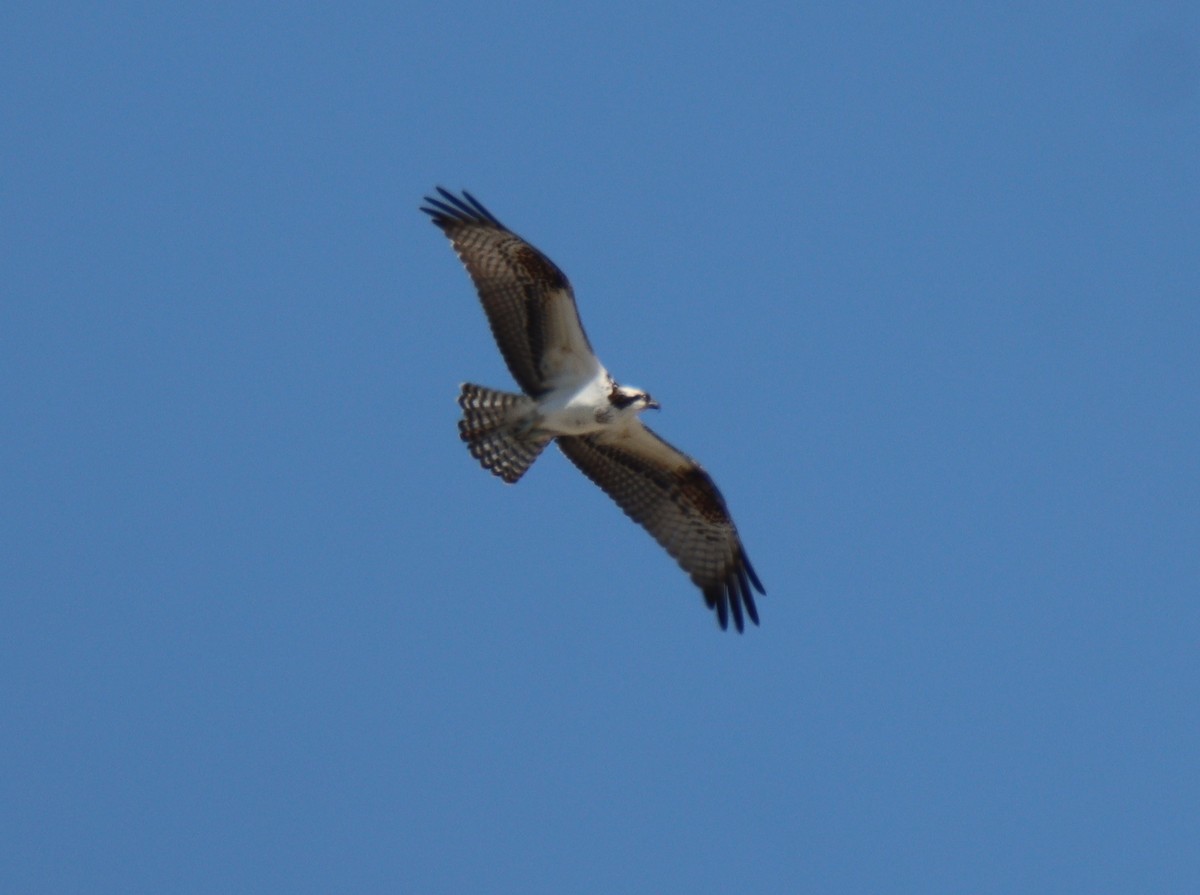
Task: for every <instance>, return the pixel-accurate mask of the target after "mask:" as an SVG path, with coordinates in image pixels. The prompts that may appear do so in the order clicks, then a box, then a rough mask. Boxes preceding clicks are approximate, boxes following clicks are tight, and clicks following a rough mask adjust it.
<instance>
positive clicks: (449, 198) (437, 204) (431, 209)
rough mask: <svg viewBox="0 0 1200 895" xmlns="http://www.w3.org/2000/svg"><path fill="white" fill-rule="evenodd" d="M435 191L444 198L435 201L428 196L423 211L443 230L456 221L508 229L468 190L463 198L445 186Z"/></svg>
mask: <svg viewBox="0 0 1200 895" xmlns="http://www.w3.org/2000/svg"><path fill="white" fill-rule="evenodd" d="M434 189H435V190H437V193H438V195H439V196H441V197H442V198H441V199H435V198H434V197H433V196H426V197H425V204H424V205H422V206H421V211H423V212H425V213H426V214H427V215H429V216H430V217H431V218H433V222H434V223H435V224H437V226H439V227H441V228H442V229H443V230H444V229H446V227H447V226H449V225H450V224H453V223H454V222H456V221H457V222H467V221H474V222H475V223H478V224H491V225H492V226H494V227H499V228H500V229H501V230H504V229H507V228H506V227H505V226H504V225H503V224H501V223H500V221H499V220H497V219H496V216H495V215H494V214H492V213H491V212H490V211H488V210H487V209H486V208H484V206H483V203H482V202H480V201H479V200H478V199H476V198H475V197H474V196H472V195H471V194H470V193H468V192H467V191H466V190H463V191H462V195H461V196H456V195H455V194H454V193H452V192H450V190H448V189H446V188H445V187H444V186H438V187H434Z"/></svg>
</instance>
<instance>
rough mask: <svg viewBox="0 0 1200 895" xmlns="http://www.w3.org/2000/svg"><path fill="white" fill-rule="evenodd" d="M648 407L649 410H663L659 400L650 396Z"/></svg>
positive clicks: (647, 402) (647, 400) (647, 399)
mask: <svg viewBox="0 0 1200 895" xmlns="http://www.w3.org/2000/svg"><path fill="white" fill-rule="evenodd" d="M646 409H647V410H662V408H661V407H660V406H659V404H658V402H657V401H655V400H654V399H653V398H651V397H649V396H647V397H646Z"/></svg>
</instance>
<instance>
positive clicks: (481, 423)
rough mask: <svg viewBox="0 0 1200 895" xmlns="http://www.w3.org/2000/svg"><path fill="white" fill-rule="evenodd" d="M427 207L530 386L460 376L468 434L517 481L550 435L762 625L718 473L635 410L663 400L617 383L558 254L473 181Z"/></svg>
mask: <svg viewBox="0 0 1200 895" xmlns="http://www.w3.org/2000/svg"><path fill="white" fill-rule="evenodd" d="M437 191H438V194H439V195H440V196H441V198H440V199H436V198H433V197H430V196H426V197H425V203H426V204H425V205H424V206H422V208H421V210H422V211H423V212H425V213H426V214H428V215H429V216H430V217H431V218H432V219H433V223H434V224H436V225H437V226H438V227H440V228H441V230H442V232H444V233H445V234H446V236H447V237H449V239H450V242H451V244H452V245H453V246H454V251H455V252H457V253H458V257H459V258H460V259H461V260H462V263H463V264H464V265H465V266H466V268H467V273H468V274H470V276H471V279H472V280H473V281H474V283H475V288H476V290H478V292H479V299H480V301H481V302H482V304H483V310H484V312H485V313H486V314H487V318H488V323H489V324H490V325H491V329H492V335H493V336H494V337H495V339H496V344H497V345H498V346H499V348H500V353H501V354H502V355H503V356H504V361H505V363H506V364H507V365H508V369H509V371H510V372H511V373H512V376H513V379H515V380H516V381H517V384H518V385H519V386H520V387H521V391H522V392H523V394H515V393H512V392H502V391H497V390H495V389H490V388H485V387H484V386H481V385H473V384H471V383H464V384H463V385H462V387H461V392H460V394H459V397H458V405H459V407H461V408H462V411H463V418H462V419H461V420H460V421H459V423H458V431H459V435H460V436H461V438H462V440H463V441H465V442H466V443H467V447H468V449H469V450H470V452H471V456H473V457H474V458H475V459H476V460H478V461H479V463H480V464H481V465H482V466H483V467H484V469H487V470H489V471H490V472H491V473H493V474H494V475H497V476H499V477H500V478H502V479H503V480H504V481H505V482H508V483H509V484H512V483H515V482H516V481H517V480H518V479H520V478H521V476H522V475H524V474H525V470H527V469H528V468H529V467H530V465H531V464H532V463H533V461H534V460H536V459H537V458H538V455H539V454H541V452H542V450H543V449H544V448H545V447H546V445H548V444H549V443H550V442H551V441H554V442H557V443H558V447H559V449H560V450H561V451H562V452H563V453H564V454H566V455H567V459H568V460H570V461H571V462H572V463H574V464H575V465H576V466H577V467H579V470H580V471H581V472H582V473H583V474H584V475H586V476H587V477H588V478H589V479H591V480H592V481H593V482H595V483H596V484H597V485H599V486H600V488H601V489H603V490H604V491H605V493H607V494H608V496H609V497H611V498H612V499H613V500H614V501H616V503H617V505H618V506H619V507H620V508H621V509H622V510H623V511H624V512H625V514H626V515H627V516H629V517H630V518H631V519H633V521H634V522H637V523H638V524H639V525H641V526H642V527H643V528H645V529H646V531H648V532H650V534H651V535H653V537H654V539H655V540H656V541H658V543H659V544H660V545H661V546H662V547H663V549H665V550H666V551H667V552H668V553H669V554H671V556H673V557H674V558H675V559H676V560H677V561H678V563H679V565H680V566H681V567H682V568H683V570H684V571H685V572H687V573H688V575H689V576H690V577H691V579H692V581H693V583H695V585H696V586H697V587H699V588H700V590H701V592H702V593H703V594H704V601H705V603H706V604H707V605H708V607H709V608H710V609H712V610H714V611H715V612H716V615H717V622H718V624H720V626H721V627H722V628H728V626H729V618H730V616H732V617H733V624H734V626H735V627H736V628H737V630H738V631H739V632H740V631H742V629H743V628H744V626H745V619H746V618H749V619H750V620H751V621H752V622H754V623H755V624H756V625H757V624H758V608H757V607H756V606H755V605H754V591H755V590H757V591H758V592H759V593H760V594H765V593H766V591H765V590H764V589H763V586H762V584H761V582H759V580H758V576H757V575H756V574H755V573H754V567H753V566H751V565H750V560H749V559H748V558H747V557H746V551H745V548H743V547H742V542H741V539H740V538H739V537H738V533H737V528H735V527H734V524H733V519H732V518H731V517H730V515H729V510H728V509H727V508H726V506H725V500H724V498H723V497H722V496H721V492H720V491H718V490H717V486H716V485H715V484H714V483H713V480H712V478H711V477H709V475H708V473H707V472H705V471H704V469H703V468H702V467H701V466H700V464H699V463H697V462H696V461H695V460H693V459H692V458H691V457H689V456H688V455H687V454H685V453H683V452H682V451H680V450H678V449H677V448H675V447H672V446H671V445H669V444H667V442H665V441H663V439H661V438H659V437H658V436H657V435H655V434H654V433H653V432H652V431H650V429H648V428H647V427H646V426H645V425H644V424H643V423H642V421H641V419H640V418H639V414H640V413H641V412H642V411H643V410H646V409H651V408H652V409H658V402H657V401H655V400H654V399H653V398H651V397H650V395H648V394H647V393H646V392H644V391H642V390H640V389H636V388H632V387H630V386H627V385H619V384H617V382H616V380H614V379H613V377H612V376H611V375H610V374H609V372H608V370H606V369H605V368H604V366H603V364H601V363H600V360H599V358H597V357H596V355H595V353H594V352H593V351H592V346H591V344H590V343H589V342H588V338H587V336H586V335H585V334H584V331H583V324H581V323H580V321H579V312H578V311H577V310H576V307H575V294H574V292H573V290H572V289H571V284H570V283H568V282H567V278H566V276H564V275H563V272H562V271H561V270H559V269H558V267H557V266H555V264H554V262H553V261H551V260H550V259H549V258H547V257H546V256H545V255H543V254H542V253H541V252H539V251H538V250H537V249H535V248H534V247H533V246H532V245H530V244H529V243H528V242H526V241H525V240H523V239H522V238H521V237H519V236H517V234H515V233H513V232H512V231H511V230H509V229H508V228H507V227H505V226H504V225H503V224H501V223H500V221H499V220H497V219H496V217H495V216H494V215H493V214H492V213H491V212H490V211H488V210H487V209H486V208H484V207H483V205H481V204H480V203H479V200H477V199H476V198H475V197H474V196H472V195H471V194H470V193H468V192H467V191H466V190H464V191H463V192H462V195H461V196H456V195H454V194H453V193H451V192H449V191H447V190H445V189H442V188H441V187H438V188H437Z"/></svg>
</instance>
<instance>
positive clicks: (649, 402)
mask: <svg viewBox="0 0 1200 895" xmlns="http://www.w3.org/2000/svg"><path fill="white" fill-rule="evenodd" d="M608 400H609V403H611V404H612V405H613V407H615V408H616V409H617V410H618V411H624V410H632V411H633V412H634V413H641V412H642V411H643V410H647V409H649V410H658V402H657V401H655V400H654V399H653V398H651V397H650V395H648V394H647V393H646V392H644V391H642V390H641V389H640V388H634V387H633V386H630V385H617V384H616V383H615V382H614V383H613V387H612V391H611V392H609V395H608Z"/></svg>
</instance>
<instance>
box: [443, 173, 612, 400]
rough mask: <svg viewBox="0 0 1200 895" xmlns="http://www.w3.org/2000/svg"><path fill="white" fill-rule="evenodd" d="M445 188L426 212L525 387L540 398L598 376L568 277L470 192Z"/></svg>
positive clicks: (502, 351) (516, 377)
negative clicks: (455, 256)
mask: <svg viewBox="0 0 1200 895" xmlns="http://www.w3.org/2000/svg"><path fill="white" fill-rule="evenodd" d="M437 190H438V193H439V194H440V195H441V196H442V199H434V198H432V197H429V196H426V197H425V202H426V203H427V204H426V205H424V206H422V208H421V210H422V211H423V212H425V213H426V214H428V215H429V216H430V217H431V218H433V222H434V223H435V224H437V226H439V227H440V228H441V229H442V231H443V232H444V233H445V234H446V236H448V237H449V238H450V241H451V243H453V245H454V251H455V252H457V253H458V257H459V258H461V259H462V262H463V264H464V265H465V266H466V268H467V273H469V274H470V275H471V279H472V280H473V281H474V282H475V288H476V289H477V290H478V291H479V299H480V301H481V302H482V303H483V310H484V311H485V312H486V313H487V317H488V323H489V324H490V325H491V328H492V335H493V336H495V338H496V344H497V345H498V346H499V347H500V353H501V354H502V355H504V362H505V363H506V364H508V369H509V371H510V372H511V373H512V375H513V379H515V380H516V381H517V384H518V385H520V386H521V388H522V389H523V390H524V391H525V393H526V394H529V395H532V396H534V397H537V396H539V395H541V394H543V393H544V392H546V391H548V390H549V389H550V388H551V386H552V384H553V383H555V382H556V381H558V382H561V381H563V380H564V379H570V378H579V379H586V378H591V377H592V376H594V375H596V373H597V372H598V371H599V364H600V362H599V361H598V360H597V359H596V356H595V354H594V353H593V352H592V346H591V345H590V344H589V343H588V339H587V336H586V335H585V334H584V332H583V325H582V324H581V323H580V322H579V312H578V311H577V310H576V308H575V295H574V293H573V292H572V291H571V284H570V283H568V282H567V278H566V276H565V275H564V274H563V272H562V271H561V270H559V269H558V268H557V267H556V266H555V264H554V262H553V261H551V260H550V259H549V258H547V257H546V256H545V255H543V254H542V253H541V252H539V251H538V250H537V249H535V248H534V247H533V246H531V245H530V244H529V243H527V242H526V241H525V240H523V239H521V237H519V236H517V235H516V234H515V233H513V232H512V231H511V230H509V229H508V228H507V227H505V226H504V225H503V224H501V223H500V222H499V221H498V220H496V218H495V216H494V215H492V213H491V212H490V211H488V210H487V209H486V208H484V207H483V206H482V205H481V204H480V203H479V201H478V200H477V199H476V198H475V197H474V196H472V195H471V194H470V193H468V192H467V191H466V190H463V194H462V196H461V197H460V196H456V195H454V194H453V193H451V192H449V191H447V190H444V189H442V188H441V187H438V188H437ZM443 200H444V201H443Z"/></svg>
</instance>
